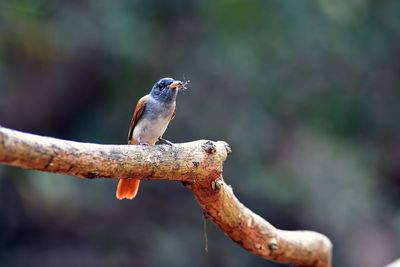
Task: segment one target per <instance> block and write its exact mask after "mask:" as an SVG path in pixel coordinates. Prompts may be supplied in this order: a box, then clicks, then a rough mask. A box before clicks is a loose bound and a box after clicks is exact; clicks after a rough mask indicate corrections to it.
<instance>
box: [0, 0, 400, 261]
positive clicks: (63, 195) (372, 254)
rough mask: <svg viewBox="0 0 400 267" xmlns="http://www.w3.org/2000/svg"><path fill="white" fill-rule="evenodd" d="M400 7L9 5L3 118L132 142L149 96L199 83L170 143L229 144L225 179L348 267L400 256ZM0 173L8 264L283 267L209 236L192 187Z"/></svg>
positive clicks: (2, 25) (85, 137)
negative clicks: (131, 193)
mask: <svg viewBox="0 0 400 267" xmlns="http://www.w3.org/2000/svg"><path fill="white" fill-rule="evenodd" d="M399 14H400V2H399V1H395V0H392V1H389V0H388V1H379V0H348V1H334V0H314V1H280V0H269V1H237V0H229V1H228V0H220V1H200V0H199V1H184V0H173V1H133V0H132V1H130V0H119V1H106V0H83V1H82V0H79V1H77V0H72V1H71V0H70V1H61V0H58V1H57V0H53V1H50V0H2V1H0V124H1V125H3V126H6V127H10V128H14V129H17V130H22V131H27V132H31V133H36V134H42V135H48V136H54V137H58V138H66V139H71V140H76V141H85V142H97V143H103V144H110V143H111V144H125V143H126V134H127V131H128V127H129V122H130V118H131V114H132V110H133V107H134V106H135V104H136V101H137V100H138V99H139V98H140V97H141V96H142V95H144V94H146V93H147V92H148V91H149V89H150V88H151V86H152V84H153V83H154V82H155V81H157V80H158V79H159V78H161V77H164V76H172V77H175V78H177V79H184V78H185V79H190V80H191V84H190V90H187V91H184V92H183V93H182V94H180V95H179V96H178V113H177V116H176V118H175V120H174V121H173V122H172V124H171V125H170V127H169V129H168V131H167V133H166V135H165V137H166V138H168V139H170V140H172V141H174V142H185V141H190V140H196V139H202V138H205V139H211V140H225V141H227V142H228V143H229V144H230V145H231V147H232V149H233V153H232V154H231V156H230V157H229V159H228V160H227V162H226V165H225V171H224V174H225V179H226V181H227V182H228V183H229V184H231V185H232V187H233V189H234V191H235V193H236V194H237V196H238V197H239V199H240V200H241V201H242V202H243V203H244V204H245V205H247V206H248V207H249V208H251V209H252V210H253V211H255V212H257V213H258V214H260V215H261V216H263V217H264V218H266V219H268V220H269V221H270V222H271V223H273V224H274V225H276V226H277V227H279V228H283V229H309V230H316V231H320V232H322V233H324V234H326V235H328V236H329V237H330V238H331V239H332V241H333V243H334V263H335V264H334V265H335V266H349V267H361V266H363V267H369V266H371V267H376V266H383V265H384V264H387V263H389V262H391V261H393V260H394V259H395V258H397V257H399V252H400V241H399V235H400V210H399V207H400V123H399V116H400V58H399V51H400V16H399ZM116 183H117V181H116V180H115V181H114V180H106V179H104V180H102V179H97V180H85V179H78V178H73V177H66V176H61V175H55V174H48V173H42V172H35V171H27V170H21V169H16V168H11V167H6V166H0V265H1V266H44V267H47V266H49V267H50V266H61V267H62V266H140V267H142V266H143V267H146V266H167V267H169V266H170V267H180V266H182V267H183V266H193V267H196V266H199V267H200V266H216V267H219V266H220V267H225V266H232V267H236V266H278V265H275V264H273V263H268V262H266V261H264V260H262V259H260V258H258V257H256V256H254V255H252V254H250V253H248V252H247V251H244V250H243V249H242V248H240V247H239V246H237V245H236V244H235V243H233V242H232V241H231V240H229V238H227V237H226V236H224V235H223V233H221V232H220V231H219V230H218V229H217V228H216V227H215V226H214V225H213V224H212V223H209V224H208V238H209V252H208V253H206V252H205V251H204V240H203V222H202V215H201V210H200V208H199V207H198V205H197V203H196V202H195V200H194V199H193V197H192V195H191V193H190V192H189V191H187V190H186V189H185V188H184V187H183V186H182V185H181V184H180V183H179V182H159V181H158V182H154V181H153V182H151V181H148V182H143V183H142V186H141V190H140V192H139V195H138V197H137V199H136V200H135V201H118V200H116V199H115V187H116Z"/></svg>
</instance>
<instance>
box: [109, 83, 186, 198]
mask: <svg viewBox="0 0 400 267" xmlns="http://www.w3.org/2000/svg"><path fill="white" fill-rule="evenodd" d="M188 82H189V81H185V82H182V81H179V80H175V79H173V78H169V77H166V78H162V79H160V80H159V81H157V82H156V83H155V84H154V85H153V87H152V88H151V91H150V93H149V94H147V95H145V96H143V97H142V98H140V99H139V101H138V102H137V104H136V107H135V109H134V111H133V115H132V119H131V123H130V127H129V131H128V144H130V145H155V144H156V142H159V143H162V144H168V145H173V143H172V142H170V141H168V140H166V139H164V138H162V136H163V134H164V132H165V130H166V129H167V127H168V124H169V123H170V121H171V120H172V119H173V118H174V117H175V115H176V97H177V95H178V91H179V90H182V89H186V84H187V83H188ZM139 185H140V179H138V178H134V177H133V178H124V179H120V180H119V182H118V186H117V191H116V197H117V199H119V200H122V199H125V198H126V199H134V198H135V197H136V194H137V192H138V190H139Z"/></svg>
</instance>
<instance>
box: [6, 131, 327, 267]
mask: <svg viewBox="0 0 400 267" xmlns="http://www.w3.org/2000/svg"><path fill="white" fill-rule="evenodd" d="M229 152H230V149H229V146H228V145H227V143H225V142H222V141H218V142H211V141H206V140H199V141H194V142H189V143H183V144H175V145H173V146H169V145H158V146H141V145H99V144H89V143H79V142H72V141H65V140H60V139H55V138H50V137H42V136H38V135H32V134H27V133H22V132H18V131H14V130H10V129H6V128H4V127H0V163H4V164H8V165H11V166H15V167H20V168H26V169H34V170H40V171H47V172H54V173H62V174H67V175H72V176H78V177H83V178H98V177H107V178H117V177H118V178H120V177H126V178H127V177H143V178H142V179H160V180H178V181H183V182H185V185H186V187H187V188H189V189H190V190H191V191H192V192H193V194H194V196H195V197H196V199H197V201H198V202H199V204H200V206H201V207H202V209H203V211H204V212H205V213H206V214H207V215H209V216H210V217H211V219H212V220H213V221H214V223H216V224H217V225H218V226H219V228H220V229H221V230H222V231H223V232H224V233H225V234H227V235H228V236H229V237H230V238H231V239H232V240H233V241H235V242H236V243H238V244H239V245H240V246H242V247H243V248H245V249H247V250H249V251H251V252H252V253H254V254H256V255H258V256H261V257H263V258H265V259H268V260H272V261H276V262H279V263H283V264H292V265H295V266H302V267H306V266H314V267H330V266H331V250H332V244H331V242H330V240H329V239H328V238H327V237H326V236H324V235H322V234H319V233H316V232H311V231H284V230H279V229H276V228H275V227H274V226H272V225H271V224H270V223H268V222H267V221H265V220H264V219H263V218H261V217H260V216H258V215H257V214H255V213H253V212H252V211H251V210H249V209H248V208H246V207H245V206H244V205H243V204H242V203H240V201H239V200H238V199H237V198H236V197H235V195H234V194H233V191H232V188H231V187H230V186H228V185H227V184H225V182H224V181H223V178H222V168H223V163H224V161H225V159H226V157H227V155H228V154H229Z"/></svg>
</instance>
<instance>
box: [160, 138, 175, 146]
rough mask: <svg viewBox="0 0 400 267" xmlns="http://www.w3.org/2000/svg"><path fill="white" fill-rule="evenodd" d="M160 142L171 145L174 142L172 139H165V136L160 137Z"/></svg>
mask: <svg viewBox="0 0 400 267" xmlns="http://www.w3.org/2000/svg"><path fill="white" fill-rule="evenodd" d="M158 143H159V144H164V145H169V146H172V145H173V144H174V143H172V142H171V141H169V140H167V139H164V138H161V137H160V138H158Z"/></svg>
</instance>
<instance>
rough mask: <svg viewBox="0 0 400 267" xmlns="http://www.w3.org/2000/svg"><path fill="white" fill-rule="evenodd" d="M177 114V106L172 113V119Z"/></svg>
mask: <svg viewBox="0 0 400 267" xmlns="http://www.w3.org/2000/svg"><path fill="white" fill-rule="evenodd" d="M175 116H176V108H175V109H174V113H172V117H171V121H172V120H173V119H174V118H175Z"/></svg>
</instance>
